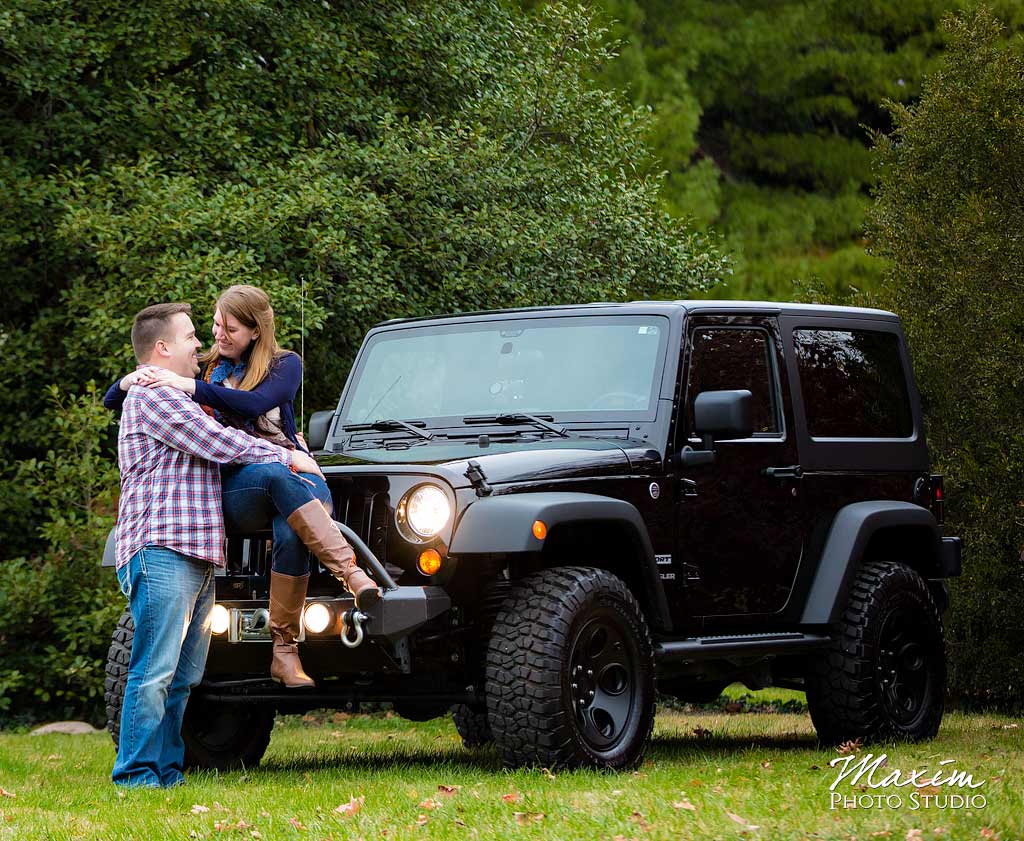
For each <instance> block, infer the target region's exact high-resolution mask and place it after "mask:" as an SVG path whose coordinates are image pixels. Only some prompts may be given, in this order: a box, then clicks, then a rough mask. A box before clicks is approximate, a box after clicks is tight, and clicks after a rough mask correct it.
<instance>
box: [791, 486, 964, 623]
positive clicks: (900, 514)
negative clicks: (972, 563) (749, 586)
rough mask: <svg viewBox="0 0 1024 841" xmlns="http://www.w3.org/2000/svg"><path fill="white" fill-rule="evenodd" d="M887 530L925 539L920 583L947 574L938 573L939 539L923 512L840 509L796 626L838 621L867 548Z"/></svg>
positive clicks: (886, 504)
mask: <svg viewBox="0 0 1024 841" xmlns="http://www.w3.org/2000/svg"><path fill="white" fill-rule="evenodd" d="M892 526H909V527H912V528H915V529H918V530H920V531H921V532H922V534H926V535H927V537H926V544H927V545H926V546H925V547H924V556H925V557H926V558H927V560H928V564H927V566H928V567H929V568H928V569H923V570H921V569H919V570H918V572H921V573H922V575H923V576H924V578H926V579H927V578H937V577H943V576H944V575H948V574H949V573H948V572H947V573H944V572H943V539H942V533H941V532H940V530H939V526H938V523H936V521H935V517H934V516H933V515H932V512H931V511H929V510H928V509H927V508H922V507H921V506H920V505H914V504H913V503H910V502H899V501H896V500H876V501H871V502H854V503H852V504H850V505H845V506H843V507H842V508H840V509H839V511H838V512H837V513H836V516H835V518H834V519H833V520H832V526H831V528H830V529H829V532H828V537H827V538H826V540H825V547H824V549H823V550H822V553H821V558H820V560H819V561H818V569H817V572H816V573H815V575H814V581H813V582H812V584H811V589H810V592H808V594H807V601H806V603H805V604H804V612H803V618H802V619H801V620H800V621H801V623H802V624H808V625H825V624H832V623H835V622H838V621H839V619H840V617H841V615H842V611H843V606H844V605H845V604H846V597H847V595H848V594H849V591H850V587H851V585H852V583H853V578H854V576H855V575H856V573H857V570H858V569H859V568H860V565H861V563H862V562H863V560H864V552H865V550H866V549H867V547H868V543H869V542H870V540H871V538H872V537H873V536H874V535H875V534H876V533H877V532H878V531H880V530H881V529H885V528H890V527H892ZM954 574H956V573H954Z"/></svg>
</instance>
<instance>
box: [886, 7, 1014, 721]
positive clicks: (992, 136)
mask: <svg viewBox="0 0 1024 841" xmlns="http://www.w3.org/2000/svg"><path fill="white" fill-rule="evenodd" d="M949 30H950V33H951V34H952V39H951V42H950V45H949V49H948V52H947V54H946V57H945V59H944V61H943V63H942V66H941V68H940V69H939V70H938V71H937V72H935V73H934V74H932V75H931V76H929V77H928V78H927V79H926V81H925V85H924V88H923V92H922V96H921V99H920V101H919V102H918V103H917V104H915V105H913V106H899V105H894V106H893V107H892V114H893V119H894V124H895V125H894V129H893V131H892V132H891V133H890V134H888V135H878V137H877V149H878V163H879V184H878V198H877V202H876V203H875V205H874V207H873V209H872V214H871V217H872V226H871V233H872V237H873V240H874V241H875V243H876V245H875V248H876V249H877V251H878V253H879V254H880V255H881V256H883V257H885V258H886V259H887V260H888V261H889V262H888V265H889V269H888V270H887V272H886V276H885V282H884V284H883V287H882V294H881V298H882V303H883V305H884V306H887V307H889V308H891V309H893V310H895V311H896V312H897V313H899V314H900V315H901V316H902V318H903V321H904V324H905V326H906V329H907V333H908V336H909V339H910V345H911V348H912V349H913V352H914V367H915V369H916V371H917V375H918V382H919V385H920V389H921V397H922V400H923V402H924V407H925V414H926V417H927V419H928V429H927V432H928V440H929V445H930V449H931V451H932V455H933V458H934V459H935V461H936V466H937V467H938V468H939V469H940V470H941V471H943V472H945V473H946V474H948V479H947V488H946V489H947V499H948V507H947V521H948V523H949V531H950V533H952V534H959V535H962V537H963V539H964V542H965V545H966V556H965V560H964V571H963V577H962V578H961V579H959V580H956V581H954V582H953V610H952V611H951V613H950V617H949V622H950V640H951V652H952V658H951V665H952V668H951V671H950V686H951V689H952V691H953V692H954V693H955V694H957V695H959V696H960V697H961V698H962V699H964V700H969V701H972V702H974V703H977V704H979V705H985V706H989V705H993V704H998V705H1000V706H1004V707H1009V708H1020V707H1021V706H1024V704H1022V697H1024V695H1022V690H1024V625H1022V624H1021V621H1020V605H1021V603H1022V601H1024V580H1022V578H1021V549H1022V547H1024V517H1022V515H1021V490H1020V489H1021V487H1022V486H1024V435H1022V434H1021V418H1022V417H1024V389H1022V387H1021V382H1022V374H1021V370H1022V368H1021V359H1022V358H1024V331H1022V329H1021V328H1022V325H1024V281H1022V280H1021V270H1020V267H1021V264H1022V261H1024V242H1022V240H1021V237H1020V234H1019V228H1020V220H1021V216H1022V213H1024V185H1022V182H1021V177H1022V176H1021V174H1022V173H1024V45H1022V43H1021V42H1020V41H1019V40H1018V41H1016V42H1014V43H1013V44H1012V45H1011V46H1009V47H1008V46H1007V44H1006V42H1005V33H1004V31H1003V30H1002V29H1001V27H1000V24H999V22H998V20H997V19H996V18H995V17H994V16H993V15H992V14H991V13H990V12H988V11H981V12H978V13H974V14H969V15H965V16H962V17H960V18H957V19H954V20H952V21H951V22H950V24H949Z"/></svg>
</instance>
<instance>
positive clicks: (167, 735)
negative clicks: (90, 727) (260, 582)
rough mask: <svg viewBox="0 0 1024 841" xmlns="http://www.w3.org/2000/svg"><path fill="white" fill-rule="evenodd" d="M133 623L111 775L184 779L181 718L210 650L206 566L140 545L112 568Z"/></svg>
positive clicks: (147, 782) (165, 781) (151, 781)
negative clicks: (117, 742) (140, 546)
mask: <svg viewBox="0 0 1024 841" xmlns="http://www.w3.org/2000/svg"><path fill="white" fill-rule="evenodd" d="M117 578H118V581H119V582H120V584H121V591H122V592H123V593H124V594H125V595H126V596H128V601H129V605H130V608H131V612H132V619H134V620H135V638H134V640H133V642H132V656H131V660H130V662H129V665H128V683H127V687H126V688H125V693H124V706H123V708H122V710H121V738H120V742H119V744H118V748H117V759H116V760H115V762H114V772H113V775H112V776H113V780H114V782H115V783H117V784H118V785H125V786H173V785H177V784H178V783H180V782H182V781H183V780H184V773H183V771H184V765H185V743H184V742H183V741H182V738H181V722H182V719H183V718H184V716H185V705H186V704H187V703H188V696H189V692H190V691H191V689H192V687H193V686H195V685H197V684H198V683H199V681H200V680H202V677H203V671H204V669H205V668H206V655H207V653H208V652H209V650H210V612H211V611H212V610H213V597H214V585H213V564H211V563H210V562H209V561H203V560H199V559H196V558H190V557H188V556H186V555H182V554H181V553H179V552H175V551H173V550H172V549H165V548H163V547H160V546H146V547H145V548H143V549H140V550H139V551H138V552H136V553H135V555H133V556H132V559H131V560H130V561H129V562H128V563H127V564H126V565H125V566H123V567H121V568H120V569H119V570H118V571H117Z"/></svg>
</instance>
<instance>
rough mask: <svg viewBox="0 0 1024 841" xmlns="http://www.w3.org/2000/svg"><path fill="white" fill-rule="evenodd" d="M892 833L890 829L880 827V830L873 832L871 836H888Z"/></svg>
mask: <svg viewBox="0 0 1024 841" xmlns="http://www.w3.org/2000/svg"><path fill="white" fill-rule="evenodd" d="M890 835H892V833H891V832H890V831H889V830H888V829H880V830H878V832H872V833H871V834H870V836H869V837H871V838H888V837H889V836H890Z"/></svg>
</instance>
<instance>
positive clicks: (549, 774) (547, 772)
mask: <svg viewBox="0 0 1024 841" xmlns="http://www.w3.org/2000/svg"><path fill="white" fill-rule="evenodd" d="M540 771H541V773H542V774H543V775H544V776H545V777H547V778H548V779H549V780H553V779H554V778H555V775H554V773H553V772H552V771H551V769H550V768H541V769H540Z"/></svg>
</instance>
